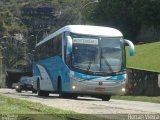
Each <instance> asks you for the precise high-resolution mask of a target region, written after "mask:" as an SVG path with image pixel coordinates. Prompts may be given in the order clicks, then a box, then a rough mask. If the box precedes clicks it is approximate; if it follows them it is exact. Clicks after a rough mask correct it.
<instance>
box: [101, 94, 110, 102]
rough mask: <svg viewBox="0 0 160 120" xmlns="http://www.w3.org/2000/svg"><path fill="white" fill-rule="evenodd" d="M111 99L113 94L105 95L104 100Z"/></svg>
mask: <svg viewBox="0 0 160 120" xmlns="http://www.w3.org/2000/svg"><path fill="white" fill-rule="evenodd" d="M110 99H111V95H107V96H103V97H102V101H109V100H110Z"/></svg>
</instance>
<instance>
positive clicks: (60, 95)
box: [58, 81, 64, 98]
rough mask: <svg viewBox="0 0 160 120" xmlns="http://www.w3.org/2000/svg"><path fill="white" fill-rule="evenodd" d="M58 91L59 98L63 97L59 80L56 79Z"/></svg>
mask: <svg viewBox="0 0 160 120" xmlns="http://www.w3.org/2000/svg"><path fill="white" fill-rule="evenodd" d="M58 93H59V98H63V97H64V93H63V92H62V84H61V81H58Z"/></svg>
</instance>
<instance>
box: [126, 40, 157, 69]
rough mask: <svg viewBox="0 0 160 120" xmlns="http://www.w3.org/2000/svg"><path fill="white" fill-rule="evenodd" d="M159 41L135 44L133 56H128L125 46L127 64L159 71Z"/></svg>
mask: <svg viewBox="0 0 160 120" xmlns="http://www.w3.org/2000/svg"><path fill="white" fill-rule="evenodd" d="M159 50H160V42H155V43H150V44H144V45H136V46H135V56H133V57H130V56H129V54H128V53H129V52H128V51H129V49H128V48H127V66H128V67H133V68H141V69H147V70H153V71H160V65H159V61H160V52H159Z"/></svg>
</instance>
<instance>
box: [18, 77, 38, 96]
mask: <svg viewBox="0 0 160 120" xmlns="http://www.w3.org/2000/svg"><path fill="white" fill-rule="evenodd" d="M22 90H25V91H32V93H37V91H36V90H35V89H34V88H33V78H32V77H28V76H23V77H21V78H20V80H19V82H18V84H17V86H16V91H17V92H21V91H22Z"/></svg>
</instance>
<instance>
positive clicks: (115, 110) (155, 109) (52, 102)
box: [0, 89, 160, 118]
mask: <svg viewBox="0 0 160 120" xmlns="http://www.w3.org/2000/svg"><path fill="white" fill-rule="evenodd" d="M0 95H4V96H9V97H13V98H18V99H24V100H28V101H32V102H39V103H42V104H44V105H47V106H51V107H55V108H60V109H63V110H70V111H75V112H78V113H83V114H93V115H98V116H102V117H103V116H107V115H109V114H119V115H122V114H123V115H130V114H145V115H146V114H159V118H160V104H157V103H149V102H138V101H126V100H114V99H111V100H110V101H109V102H107V101H101V100H100V99H96V98H91V97H78V100H74V99H62V98H59V97H58V95H57V94H50V96H49V97H38V96H37V94H32V93H31V92H26V91H23V92H22V93H17V92H16V91H15V90H14V89H0ZM112 117H113V116H112Z"/></svg>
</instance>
